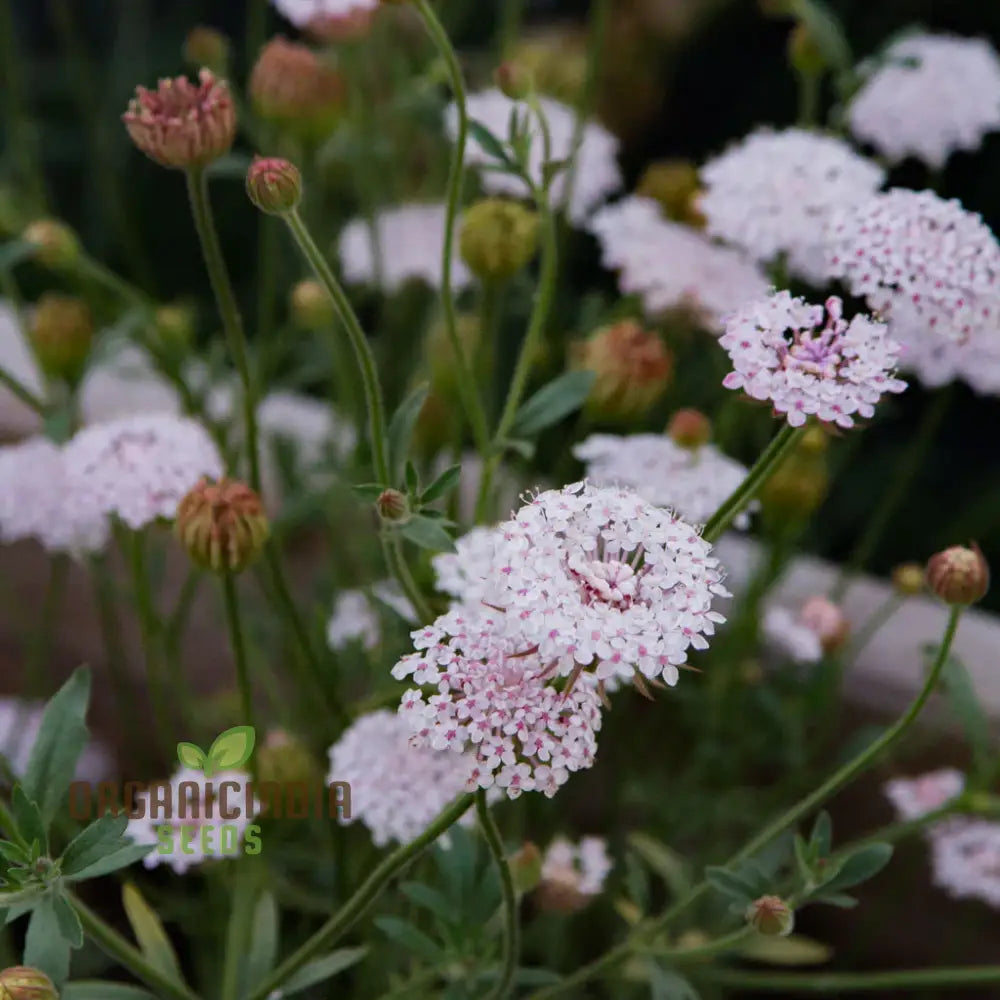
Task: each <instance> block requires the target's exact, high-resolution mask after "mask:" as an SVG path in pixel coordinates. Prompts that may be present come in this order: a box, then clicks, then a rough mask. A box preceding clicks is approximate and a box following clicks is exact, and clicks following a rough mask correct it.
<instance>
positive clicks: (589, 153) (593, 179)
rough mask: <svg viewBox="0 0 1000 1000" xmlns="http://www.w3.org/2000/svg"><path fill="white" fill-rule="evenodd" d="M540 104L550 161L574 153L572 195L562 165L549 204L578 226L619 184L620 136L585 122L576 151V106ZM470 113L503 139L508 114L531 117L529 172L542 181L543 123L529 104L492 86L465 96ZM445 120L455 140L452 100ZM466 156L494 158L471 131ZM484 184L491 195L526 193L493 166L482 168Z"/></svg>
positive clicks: (482, 160)
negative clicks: (484, 169) (513, 98)
mask: <svg viewBox="0 0 1000 1000" xmlns="http://www.w3.org/2000/svg"><path fill="white" fill-rule="evenodd" d="M538 104H539V107H540V109H541V112H542V115H543V116H544V118H545V121H546V124H547V127H548V132H549V137H550V140H551V147H550V162H560V161H563V162H565V161H569V160H570V159H571V158H573V157H574V156H575V167H574V171H575V174H574V180H573V189H572V194H571V195H570V194H569V191H568V187H569V185H568V180H567V177H568V173H567V171H566V170H562V171H561V172H560V173H559V174H558V175H557V176H556V177H555V179H554V181H553V182H552V188H551V197H552V204H553V205H554V206H556V207H559V208H565V210H566V214H567V216H568V217H569V219H570V221H571V222H573V223H574V224H575V225H580V224H582V223H583V222H584V221H585V220H586V218H587V216H589V215H590V213H591V212H592V211H593V210H594V209H595V208H596V207H597V206H598V205H600V204H601V203H602V202H603V201H605V200H606V199H607V198H608V197H609V196H610V195H612V194H614V193H615V192H616V191H617V190H618V189H619V188H620V187H621V184H622V175H621V171H620V170H619V168H618V140H617V139H616V138H615V137H614V136H613V135H612V134H611V133H610V132H608V130H607V129H605V128H604V126H602V125H599V124H597V123H596V122H587V123H586V124H585V125H584V127H583V135H582V138H581V141H580V145H579V146H578V147H577V149H576V152H575V154H574V151H573V140H574V138H575V135H576V117H577V116H576V111H574V110H573V109H572V108H570V107H567V106H566V105H565V104H560V103H559V101H556V100H553V99H552V98H550V97H541V98H539V100H538ZM468 113H469V117H470V118H471V119H472V120H473V121H477V122H479V123H480V124H481V125H483V126H485V128H487V129H488V130H489V131H490V132H492V133H493V135H495V136H497V137H498V138H500V139H501V140H503V139H505V138H506V137H507V132H508V126H509V123H510V120H511V115H512V114H517V115H519V116H520V117H521V118H522V120H523V119H525V118H527V119H529V120H530V122H531V124H530V128H531V134H532V144H531V153H530V159H529V163H528V174H529V176H530V177H531V179H532V181H533V182H534V183H535V184H536V185H540V184H541V183H542V173H543V167H544V165H545V148H544V147H545V144H544V142H543V141H542V128H541V125H540V124H539V123H538V121H537V120H536V119H535V116H534V113H533V112H532V111H530V110H529V109H528V106H527V105H526V104H525V103H524V102H522V101H515V100H512V99H511V98H509V97H506V96H505V95H504V94H502V93H501V92H500V91H499V90H496V89H491V90H485V91H481V92H480V93H478V94H472V95H471V96H470V97H469V99H468ZM445 125H446V127H447V130H448V134H449V136H450V137H451V139H452V141H454V140H455V138H456V135H457V132H458V112H457V109H456V108H455V106H454V105H451V106H450V107H449V108H448V109H447V111H446V113H445ZM466 160H467V162H468V163H470V164H479V165H485V164H493V163H494V162H495V160H494V157H493V156H492V155H491V154H490V153H489V152H488V151H487V150H485V149H484V148H483V147H482V146H481V145H480V144H479V141H478V140H477V139H475V138H474V137H472V136H470V137H469V140H468V144H467V149H466ZM482 184H483V187H484V188H485V189H486V190H487V191H488V192H490V193H491V194H504V195H511V196H513V197H524V196H525V195H526V194H528V191H527V190H526V189H525V184H524V181H523V180H522V179H521V178H519V177H517V176H515V175H514V174H507V173H500V172H499V171H493V170H490V171H483V175H482ZM568 195H569V196H570V197H571V201H570V204H569V205H568V206H566V204H565V202H566V198H567V196H568Z"/></svg>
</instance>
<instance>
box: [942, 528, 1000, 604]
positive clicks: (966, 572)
mask: <svg viewBox="0 0 1000 1000" xmlns="http://www.w3.org/2000/svg"><path fill="white" fill-rule="evenodd" d="M927 586H928V587H929V588H930V589H931V592H932V593H934V594H936V595H937V596H938V597H940V598H941V600H942V601H944V602H945V603H946V604H975V603H976V601H980V600H982V599H983V597H984V595H985V594H986V591H987V590H989V587H990V567H989V565H988V564H987V562H986V559H985V558H984V557H983V553H982V552H981V551H980V549H979V546H978V545H976V543H975V542H973V543H972V545H971V546H969V547H968V548H966V547H965V546H964V545H953V546H952V547H951V548H949V549H945V550H944V551H943V552H938V553H937V555H933V556H931V558H930V559H929V560H928V562H927Z"/></svg>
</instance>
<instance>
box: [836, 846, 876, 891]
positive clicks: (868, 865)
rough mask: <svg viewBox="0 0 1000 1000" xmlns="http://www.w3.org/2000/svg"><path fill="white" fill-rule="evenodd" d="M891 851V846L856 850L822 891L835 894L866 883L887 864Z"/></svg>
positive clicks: (867, 847)
mask: <svg viewBox="0 0 1000 1000" xmlns="http://www.w3.org/2000/svg"><path fill="white" fill-rule="evenodd" d="M892 850H893V848H892V844H868V845H867V846H866V847H860V848H858V850H856V851H855V852H854V853H853V854H851V855H849V856H848V857H847V858H845V859H844V861H843V862H842V864H841V865H840V867H839V870H838V871H837V873H836V875H834V877H833V878H831V879H830V880H829V881H828V882H826V883H824V884H823V886H822V889H823V891H824V892H825V893H836V892H839V891H840V890H841V889H850V888H851V887H852V886H855V885H860V884H861V883H862V882H867V881H868V879H870V878H872V877H873V876H874V875H877V874H878V873H879V872H880V871H881V870H882V869H883V868H885V866H886V865H887V864H888V863H889V860H890V859H891V858H892Z"/></svg>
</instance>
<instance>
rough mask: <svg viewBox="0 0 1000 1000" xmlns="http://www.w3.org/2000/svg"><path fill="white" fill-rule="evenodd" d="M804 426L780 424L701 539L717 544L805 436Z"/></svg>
mask: <svg viewBox="0 0 1000 1000" xmlns="http://www.w3.org/2000/svg"><path fill="white" fill-rule="evenodd" d="M805 430H806V429H805V427H792V425H791V424H787V423H786V424H784V426H783V427H782V428H781V430H780V431H778V433H777V434H775V435H774V437H773V438H771V443H770V444H769V445H768V446H767V447H766V448H765V449H764V451H763V452H762V453H761V455H760V457H759V458H758V459H757V461H756V462H755V463H754V465H753V468H751V469H750V471H749V472H748V473H747V477H746V479H744V480H743V482H742V483H740V485H739V486H737V487H736V489H735V490H734V491H733V492H732V494H731V495H730V496H729V497H728V498H727V499H726V500H725V501H724V502H723V504H722V506H721V507H720V508H719V509H718V510H717V511H716V512H715V513H714V514H713V515H712V516H711V517H710V518H709V519H708V523H707V524H706V525H705V529H704V531H702V536H703V537H704V539H705V541H707V542H717V541H718V540H719V538H720V537H721V536H722V534H723V533H724V532H725V530H726V529H727V528H728V527H729V525H730V524H732V522H733V519H734V518H735V517H736V516H737V515H738V514H740V513H742V512H743V510H745V509H746V507H747V506H748V504H749V503H750V501H751V500H753V498H754V497H755V496H756V495H757V494H758V493H759V492H760V489H761V487H762V486H763V485H764V484H765V483H766V482H767V481H768V479H770V478H771V476H772V475H773V474H774V472H776V471H777V469H778V467H779V466H780V465H781V463H782V462H783V461H784V459H785V456H786V455H787V454H788V452H790V451H791V450H792V448H794V447H795V445H796V443H797V442H798V440H799V438H800V437H802V435H803V434H804V433H805Z"/></svg>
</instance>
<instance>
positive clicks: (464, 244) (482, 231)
mask: <svg viewBox="0 0 1000 1000" xmlns="http://www.w3.org/2000/svg"><path fill="white" fill-rule="evenodd" d="M459 246H460V248H461V251H462V259H463V260H464V261H465V263H466V264H468V265H469V270H471V271H472V273H473V274H475V275H476V276H477V277H479V278H482V279H483V280H484V281H504V280H506V279H507V278H511V277H513V276H514V275H515V274H516V273H517V272H518V271H520V270H521V268H522V267H524V265H525V264H527V263H528V261H529V260H531V258H532V257H534V256H535V251H536V250H537V248H538V214H537V213H536V212H533V211H532V210H531V209H530V208H525V207H524V205H521V204H519V203H518V202H516V201H507V200H506V199H504V198H484V199H483V200H482V201H477V202H476V203H475V204H474V205H471V206H470V207H469V208H468V209H466V211H465V214H464V215H463V217H462V229H461V233H460V236H459Z"/></svg>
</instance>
